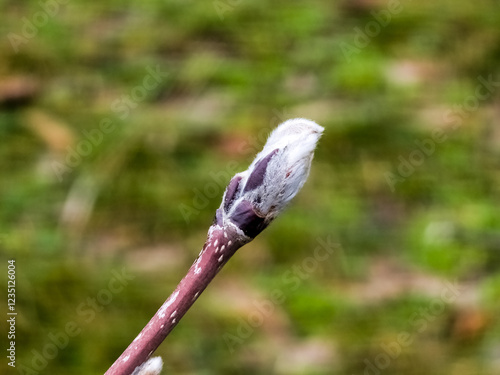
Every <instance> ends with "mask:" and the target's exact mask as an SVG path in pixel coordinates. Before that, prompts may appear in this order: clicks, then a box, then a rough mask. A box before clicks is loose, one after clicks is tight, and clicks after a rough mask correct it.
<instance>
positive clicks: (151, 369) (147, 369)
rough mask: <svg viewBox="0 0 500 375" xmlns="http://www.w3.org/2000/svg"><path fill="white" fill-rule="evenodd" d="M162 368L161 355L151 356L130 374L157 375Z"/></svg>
mask: <svg viewBox="0 0 500 375" xmlns="http://www.w3.org/2000/svg"><path fill="white" fill-rule="evenodd" d="M162 368H163V360H162V359H161V357H153V358H150V359H148V360H147V361H146V362H144V363H143V364H142V365H140V366H138V367H137V368H136V369H135V370H134V372H133V373H132V375H159V374H160V373H161V370H162Z"/></svg>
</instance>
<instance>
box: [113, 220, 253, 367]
mask: <svg viewBox="0 0 500 375" xmlns="http://www.w3.org/2000/svg"><path fill="white" fill-rule="evenodd" d="M246 242H247V241H244V240H242V236H241V234H238V233H237V232H236V229H234V227H233V226H231V227H230V228H227V227H224V228H222V227H220V226H219V225H213V226H211V227H210V230H209V231H208V237H207V241H206V242H205V245H204V246H203V249H202V250H201V252H200V255H199V256H198V258H197V259H196V261H195V262H194V263H193V265H192V266H191V268H190V269H189V271H188V273H187V275H186V276H185V277H184V278H183V279H182V280H181V282H180V283H179V285H178V286H177V288H176V289H175V291H174V292H173V293H172V294H171V295H170V297H169V298H168V299H167V300H166V301H165V302H164V303H163V305H162V306H161V307H160V309H159V310H158V311H157V312H156V314H155V315H154V316H153V318H151V320H150V321H149V323H148V324H147V325H146V326H145V327H144V328H143V330H142V331H141V333H139V335H138V336H137V337H136V338H135V340H134V341H133V342H132V343H131V344H130V345H129V346H128V348H127V349H126V350H125V351H124V352H123V353H122V355H121V356H120V357H119V358H118V359H117V360H116V361H115V363H113V365H112V366H111V367H110V368H109V370H108V371H106V374H105V375H130V374H132V372H133V371H134V369H135V368H136V367H137V366H140V365H141V364H143V363H144V362H145V361H146V360H148V359H149V357H150V356H151V354H152V353H153V352H154V351H155V350H156V348H158V346H159V345H160V344H161V343H162V342H163V340H164V339H165V338H166V337H167V335H168V334H169V333H170V332H171V331H172V329H174V327H175V326H176V325H177V323H178V322H179V320H180V319H181V318H182V317H183V316H184V314H185V313H186V312H187V311H188V310H189V308H190V307H191V305H192V304H193V303H194V301H196V299H197V298H198V297H199V295H200V294H201V293H202V292H203V290H205V288H206V287H207V286H208V284H209V283H210V282H211V281H212V279H213V278H214V277H215V275H216V274H217V272H219V270H220V269H221V268H222V266H223V265H224V264H226V262H227V261H228V260H229V258H231V256H232V255H233V254H234V253H235V252H236V250H238V249H239V248H240V247H241V246H243V245H244V244H245V243H246Z"/></svg>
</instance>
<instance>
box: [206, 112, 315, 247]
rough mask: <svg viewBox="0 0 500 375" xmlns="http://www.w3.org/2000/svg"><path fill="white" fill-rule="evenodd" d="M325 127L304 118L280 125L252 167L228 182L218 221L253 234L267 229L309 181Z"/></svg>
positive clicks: (248, 234) (250, 234)
mask: <svg viewBox="0 0 500 375" xmlns="http://www.w3.org/2000/svg"><path fill="white" fill-rule="evenodd" d="M323 130H324V129H323V127H321V126H319V125H318V124H316V123H315V122H313V121H310V120H306V119H302V118H297V119H292V120H288V121H285V122H284V123H282V124H281V125H279V126H278V127H277V128H276V129H275V130H274V131H273V132H272V133H271V135H270V136H269V138H268V140H267V143H266V144H265V145H264V149H263V150H262V151H261V152H260V153H259V154H257V156H256V157H255V159H254V161H253V162H252V164H251V165H250V167H249V168H248V169H247V170H246V171H244V172H241V173H238V174H236V175H235V176H234V177H233V178H232V180H231V181H230V182H229V185H228V186H227V188H226V191H225V193H224V197H223V199H222V204H221V206H220V208H219V209H218V210H217V213H216V222H217V224H218V225H221V226H224V225H233V226H236V227H237V228H238V229H239V230H241V231H242V232H243V234H244V235H245V236H247V237H250V238H254V237H255V236H257V234H259V233H260V232H261V231H262V230H264V229H265V228H266V227H267V226H268V225H269V223H271V221H273V220H274V218H275V217H276V216H278V215H279V213H280V212H281V211H283V209H284V208H285V207H286V205H287V204H288V202H290V201H291V200H292V198H293V197H295V195H296V194H297V193H298V192H299V190H300V189H301V188H302V186H303V185H304V183H305V182H306V180H307V177H308V175H309V170H310V168H311V161H312V159H313V156H314V149H315V148H316V144H317V142H318V140H319V138H320V137H321V135H322V133H323Z"/></svg>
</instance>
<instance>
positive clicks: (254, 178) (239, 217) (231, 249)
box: [105, 119, 323, 375]
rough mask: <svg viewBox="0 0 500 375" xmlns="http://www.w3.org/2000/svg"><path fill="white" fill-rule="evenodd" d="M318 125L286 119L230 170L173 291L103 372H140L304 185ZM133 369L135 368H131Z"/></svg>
mask: <svg viewBox="0 0 500 375" xmlns="http://www.w3.org/2000/svg"><path fill="white" fill-rule="evenodd" d="M322 132H323V128H322V127H321V126H319V125H317V124H316V123H314V122H313V121H310V120H305V119H293V120H288V121H286V122H284V123H283V124H281V125H280V126H279V127H278V128H276V129H275V130H274V131H273V133H272V134H271V135H270V137H269V139H268V141H267V143H266V145H265V146H264V149H263V150H262V151H261V152H260V153H259V154H258V155H257V156H256V158H255V160H254V161H253V163H252V164H251V165H250V167H249V168H248V170H246V171H244V172H242V173H238V174H237V175H236V176H234V177H233V178H232V179H231V181H230V183H229V185H228V186H227V188H226V191H225V193H224V197H223V199H222V203H221V206H220V208H219V209H217V211H216V215H215V219H214V223H213V224H212V226H211V227H210V229H209V231H208V236H207V240H206V242H205V245H204V246H203V249H202V250H201V252H200V255H199V256H198V258H197V259H196V261H195V262H194V263H193V265H192V266H191V268H190V269H189V271H188V273H187V275H186V276H185V277H184V278H183V279H182V281H181V282H180V283H179V285H178V286H177V288H176V289H175V291H174V292H173V293H172V294H171V295H170V297H169V298H168V299H167V300H166V301H165V303H164V304H163V305H162V306H161V308H160V309H159V310H158V311H157V312H156V314H155V315H154V316H153V318H152V319H151V320H150V321H149V323H148V324H147V325H146V327H144V329H143V330H142V331H141V333H139V335H138V336H137V337H136V338H135V340H134V341H133V342H132V343H131V344H130V345H129V346H128V348H127V349H126V350H125V351H124V352H123V353H122V355H121V356H120V357H119V358H118V359H117V360H116V361H115V363H114V364H113V365H112V366H111V367H110V368H109V370H108V371H107V372H106V374H105V375H130V374H132V373H134V374H139V373H141V368H140V367H139V366H141V365H142V364H143V363H144V362H145V361H146V360H147V359H148V358H149V357H150V356H151V354H152V353H153V352H154V351H155V350H156V348H158V346H159V345H160V344H161V343H162V341H163V340H164V339H165V338H166V337H167V335H168V334H169V333H170V332H171V331H172V329H173V328H174V327H175V326H176V324H177V323H178V322H179V320H180V319H181V318H182V317H183V316H184V314H185V313H186V312H187V311H188V310H189V308H190V307H191V305H192V304H193V303H194V301H196V299H197V298H198V297H199V295H200V294H201V293H202V292H203V290H205V288H206V287H207V286H208V284H209V283H210V282H211V281H212V279H213V278H214V277H215V275H216V274H217V272H219V270H220V269H221V268H222V267H223V266H224V264H226V262H227V261H228V260H229V258H231V256H233V254H234V253H235V252H236V250H238V249H239V248H240V247H242V246H243V245H244V244H246V243H248V242H250V241H251V240H252V239H253V238H255V237H256V236H257V235H258V234H259V233H260V232H261V231H262V230H264V229H265V228H266V227H267V226H268V225H269V224H270V223H271V222H272V221H273V220H274V219H275V218H276V216H277V215H278V214H279V213H280V212H281V211H282V210H283V209H284V208H285V206H286V205H287V203H288V202H289V201H290V200H291V199H292V198H293V197H294V196H295V195H296V194H297V192H298V191H299V190H300V189H301V188H302V186H303V185H304V183H305V181H306V179H307V176H308V174H309V169H310V165H311V161H312V158H313V155H314V149H315V147H316V143H317V141H318V140H319V138H320V137H321V134H322ZM134 370H137V371H134Z"/></svg>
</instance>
